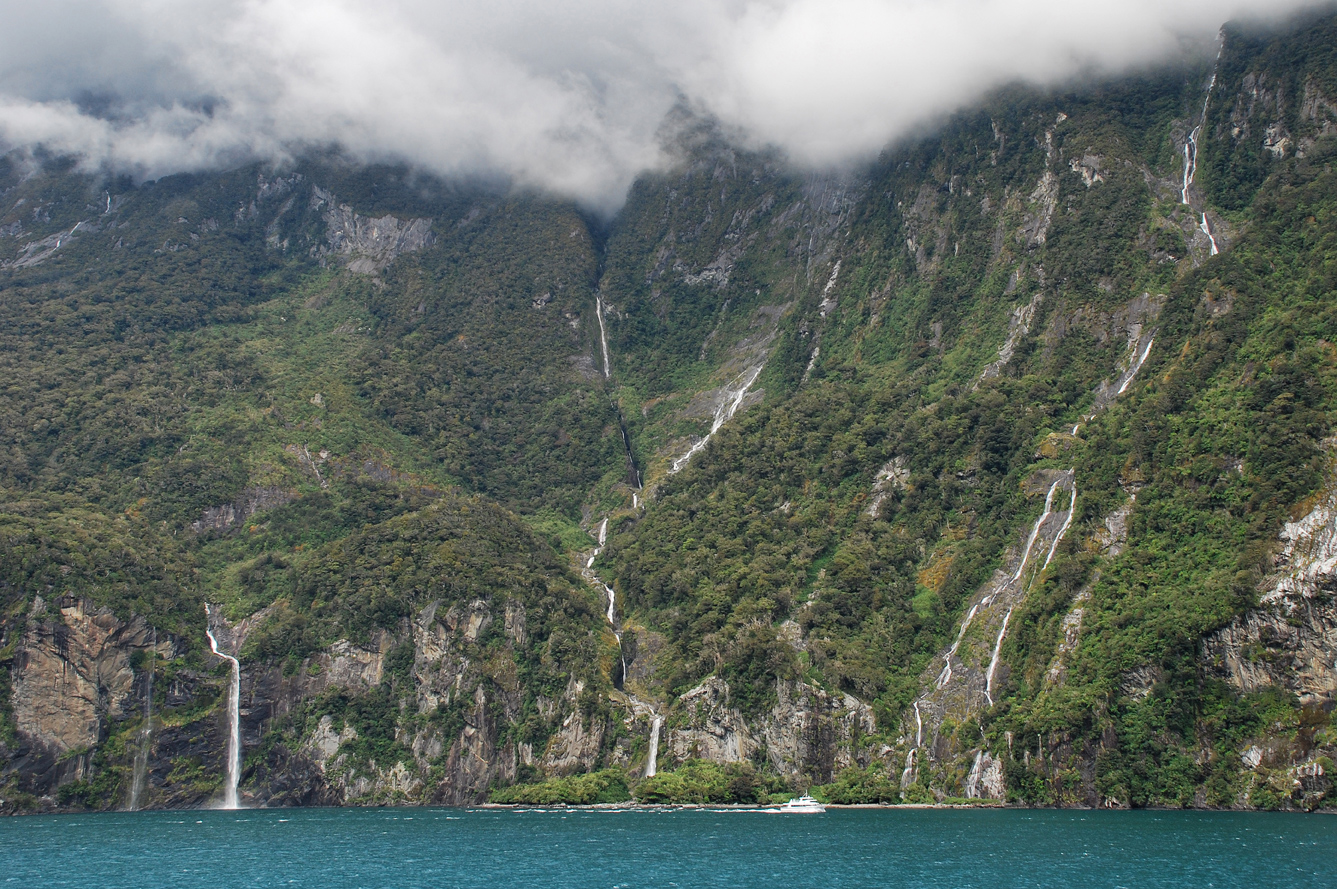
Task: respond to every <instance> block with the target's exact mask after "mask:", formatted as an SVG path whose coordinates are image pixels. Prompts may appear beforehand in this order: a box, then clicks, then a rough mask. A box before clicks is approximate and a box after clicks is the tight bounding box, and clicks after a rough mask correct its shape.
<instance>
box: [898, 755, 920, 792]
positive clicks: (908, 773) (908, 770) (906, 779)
mask: <svg viewBox="0 0 1337 889" xmlns="http://www.w3.org/2000/svg"><path fill="white" fill-rule="evenodd" d="M918 750H919V748H918V747H911V748H910V752H909V753H907V754H905V768H904V769H903V770H902V771H901V788H902V789H904V788H906V787H909V786H910V781H911V779H913V778H914V774H915V753H916V752H917V751H918Z"/></svg>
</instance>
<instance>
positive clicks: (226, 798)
mask: <svg viewBox="0 0 1337 889" xmlns="http://www.w3.org/2000/svg"><path fill="white" fill-rule="evenodd" d="M208 609H209V606H207V605H206V606H205V613H206V614H208V613H209V611H208ZM204 634H205V635H206V636H208V637H209V648H210V649H212V650H213V653H214V654H216V655H218V656H219V657H221V658H223V659H224V660H226V661H231V662H232V685H231V688H230V689H229V693H228V698H229V704H230V708H229V713H228V728H229V735H228V744H227V786H226V787H225V788H224V790H223V806H222V808H224V809H239V808H241V805H240V804H239V803H238V802H237V785H238V784H239V783H240V782H241V662H240V661H238V660H237V659H236V658H235V657H233V656H232V655H230V654H224V653H223V652H221V651H219V650H218V640H217V639H216V638H214V631H213V630H212V629H211V628H207V627H206V629H205V631H204Z"/></svg>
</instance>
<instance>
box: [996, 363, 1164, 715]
mask: <svg viewBox="0 0 1337 889" xmlns="http://www.w3.org/2000/svg"><path fill="white" fill-rule="evenodd" d="M1147 348H1148V349H1150V348H1151V344H1150V343H1148V344H1147ZM1143 354H1144V355H1145V353H1143ZM1062 483H1063V479H1062V478H1059V479H1057V480H1056V481H1055V482H1054V483H1053V484H1052V485H1050V486H1049V493H1048V494H1046V495H1045V510H1044V513H1043V514H1042V515H1041V516H1040V520H1039V521H1038V522H1036V523H1035V529H1034V530H1033V531H1031V539H1030V540H1028V541H1027V542H1026V552H1025V554H1023V556H1022V558H1021V567H1020V568H1018V569H1017V573H1016V574H1015V575H1014V576H1013V578H1012V579H1013V581H1014V582H1015V581H1017V580H1020V579H1021V573H1022V572H1023V571H1024V570H1025V569H1026V559H1027V558H1028V557H1029V556H1030V551H1031V544H1033V543H1034V542H1035V535H1036V532H1038V531H1039V530H1040V526H1041V525H1042V524H1044V522H1045V520H1046V519H1048V518H1049V516H1050V515H1051V514H1052V510H1053V505H1054V492H1055V491H1057V490H1058V486H1059V485H1060V484H1062ZM1076 515H1077V479H1076V473H1075V472H1074V474H1073V480H1072V500H1071V501H1070V502H1069V503H1068V514H1067V516H1066V517H1064V519H1063V524H1062V525H1060V526H1059V529H1058V533H1057V534H1055V535H1054V541H1053V542H1052V543H1051V544H1050V545H1049V552H1048V553H1047V554H1046V555H1045V561H1044V564H1043V565H1041V566H1040V570H1041V571H1044V570H1045V569H1046V568H1048V567H1049V563H1050V562H1051V561H1052V560H1053V558H1054V553H1055V552H1057V551H1058V545H1059V544H1060V543H1062V542H1063V537H1064V535H1065V534H1067V533H1068V528H1070V527H1072V520H1073V517H1074V516H1076ZM1015 607H1016V606H1015V605H1014V606H1012V607H1011V608H1008V609H1007V613H1006V614H1004V615H1003V626H1002V628H1001V629H1000V630H999V631H998V638H997V640H995V641H994V645H993V656H992V657H991V658H990V659H989V672H988V673H986V674H985V676H984V697H985V700H987V701H988V702H989V706H990V707H992V706H993V677H994V673H995V672H997V670H998V656H999V655H1000V654H1001V653H1002V650H1003V639H1004V638H1005V637H1006V636H1007V625H1008V623H1009V622H1010V621H1011V620H1012V609H1013V608H1015Z"/></svg>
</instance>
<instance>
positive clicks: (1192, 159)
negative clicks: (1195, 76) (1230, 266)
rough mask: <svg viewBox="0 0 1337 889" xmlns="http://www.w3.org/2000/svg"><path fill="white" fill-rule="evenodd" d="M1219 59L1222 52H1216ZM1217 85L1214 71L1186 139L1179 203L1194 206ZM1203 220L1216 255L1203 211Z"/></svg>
mask: <svg viewBox="0 0 1337 889" xmlns="http://www.w3.org/2000/svg"><path fill="white" fill-rule="evenodd" d="M1216 58H1217V60H1218V61H1220V59H1221V54H1220V52H1218V53H1217V54H1216ZM1215 86H1216V72H1215V71H1213V72H1212V79H1211V80H1209V81H1207V95H1206V97H1205V98H1203V100H1202V114H1201V115H1200V117H1199V121H1198V125H1197V126H1196V127H1194V128H1193V129H1192V130H1190V131H1189V134H1188V139H1186V140H1185V141H1184V184H1183V186H1182V187H1181V188H1180V189H1179V203H1181V204H1183V205H1184V206H1186V207H1192V206H1193V202H1192V199H1191V198H1190V196H1189V193H1188V190H1189V187H1190V186H1191V185H1193V179H1194V177H1195V176H1196V175H1197V173H1198V134H1199V133H1201V132H1202V128H1203V127H1204V126H1205V125H1206V124H1207V105H1208V103H1209V102H1211V100H1212V89H1213V88H1214V87H1215ZM1200 215H1201V219H1202V221H1201V222H1200V223H1199V224H1198V230H1199V231H1201V232H1202V233H1203V234H1204V235H1206V236H1207V240H1208V242H1210V244H1211V255H1212V256H1215V255H1216V254H1217V253H1219V252H1220V250H1218V249H1217V246H1216V235H1214V234H1212V226H1211V223H1209V222H1208V221H1207V214H1206V213H1205V212H1204V213H1201V214H1200Z"/></svg>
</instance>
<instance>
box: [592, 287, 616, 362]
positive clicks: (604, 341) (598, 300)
mask: <svg viewBox="0 0 1337 889" xmlns="http://www.w3.org/2000/svg"><path fill="white" fill-rule="evenodd" d="M594 314H595V316H596V317H598V319H599V343H600V345H602V346H603V352H604V379H605V380H609V379H612V377H613V366H612V364H611V363H609V361H608V331H607V329H605V328H604V298H603V295H602V294H599V293H595V294H594Z"/></svg>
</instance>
